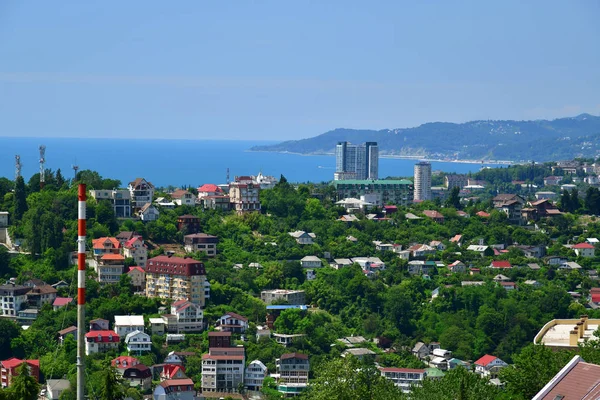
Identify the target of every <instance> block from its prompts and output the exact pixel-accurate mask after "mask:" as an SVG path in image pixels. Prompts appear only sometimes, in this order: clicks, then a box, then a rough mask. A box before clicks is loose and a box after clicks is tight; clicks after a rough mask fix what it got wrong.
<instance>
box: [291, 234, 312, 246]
mask: <svg viewBox="0 0 600 400" xmlns="http://www.w3.org/2000/svg"><path fill="white" fill-rule="evenodd" d="M288 235H290V236H291V237H293V238H294V239H296V243H298V244H313V243H314V239H316V238H317V235H315V234H314V233H312V232H304V231H294V232H288Z"/></svg>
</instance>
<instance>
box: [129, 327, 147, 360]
mask: <svg viewBox="0 0 600 400" xmlns="http://www.w3.org/2000/svg"><path fill="white" fill-rule="evenodd" d="M125 346H126V347H127V351H128V352H129V354H143V353H147V352H149V351H152V339H151V338H150V335H148V334H147V333H144V332H142V331H133V332H129V333H128V334H127V336H125Z"/></svg>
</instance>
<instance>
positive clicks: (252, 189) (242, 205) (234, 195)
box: [229, 176, 260, 214]
mask: <svg viewBox="0 0 600 400" xmlns="http://www.w3.org/2000/svg"><path fill="white" fill-rule="evenodd" d="M259 193H260V185H259V184H257V183H256V182H254V181H253V180H252V178H251V177H249V176H236V177H235V180H234V181H233V182H231V183H229V201H230V203H231V207H232V208H233V209H234V210H235V211H236V212H237V213H238V214H243V213H247V212H254V211H260V197H259Z"/></svg>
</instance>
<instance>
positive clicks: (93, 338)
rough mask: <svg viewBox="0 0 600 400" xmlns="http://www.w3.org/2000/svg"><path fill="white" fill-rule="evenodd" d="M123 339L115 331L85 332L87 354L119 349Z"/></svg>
mask: <svg viewBox="0 0 600 400" xmlns="http://www.w3.org/2000/svg"><path fill="white" fill-rule="evenodd" d="M120 342H121V339H120V338H119V335H117V333H116V332H115V331H110V330H102V331H90V332H88V333H86V334H85V354H86V355H90V354H95V353H105V352H107V351H110V350H118V349H119V343H120Z"/></svg>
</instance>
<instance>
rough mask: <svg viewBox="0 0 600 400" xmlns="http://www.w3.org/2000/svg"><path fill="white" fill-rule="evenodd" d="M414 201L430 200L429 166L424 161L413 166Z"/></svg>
mask: <svg viewBox="0 0 600 400" xmlns="http://www.w3.org/2000/svg"><path fill="white" fill-rule="evenodd" d="M414 178H415V189H414V190H415V191H414V200H415V201H423V200H431V164H430V163H428V162H425V161H422V162H419V163H416V164H415V176H414Z"/></svg>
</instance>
